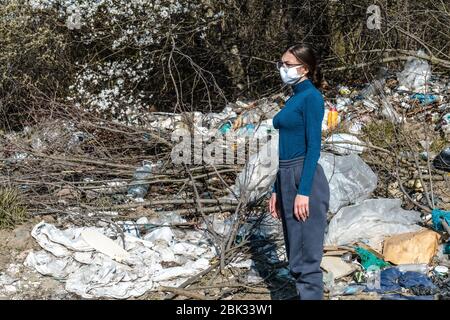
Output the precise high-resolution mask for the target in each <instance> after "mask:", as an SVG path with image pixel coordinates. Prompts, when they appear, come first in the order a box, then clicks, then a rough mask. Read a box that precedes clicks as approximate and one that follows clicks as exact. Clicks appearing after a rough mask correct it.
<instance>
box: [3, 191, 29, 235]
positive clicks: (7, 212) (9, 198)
mask: <svg viewBox="0 0 450 320" xmlns="http://www.w3.org/2000/svg"><path fill="white" fill-rule="evenodd" d="M26 219H27V209H26V206H25V205H24V203H23V201H22V197H21V196H20V191H19V190H17V189H15V188H11V187H0V229H13V228H14V227H15V226H16V225H17V224H20V223H22V222H24V221H25V220H26Z"/></svg>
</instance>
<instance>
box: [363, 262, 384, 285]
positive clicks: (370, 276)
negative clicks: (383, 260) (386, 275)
mask: <svg viewBox="0 0 450 320" xmlns="http://www.w3.org/2000/svg"><path fill="white" fill-rule="evenodd" d="M366 273H367V285H366V286H367V289H369V290H377V289H380V288H381V271H380V268H379V267H378V266H376V265H371V266H370V267H368V268H367V271H366Z"/></svg>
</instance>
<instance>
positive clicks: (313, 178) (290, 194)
mask: <svg viewBox="0 0 450 320" xmlns="http://www.w3.org/2000/svg"><path fill="white" fill-rule="evenodd" d="M281 59H282V60H281V61H280V62H278V64H277V67H278V68H279V70H280V75H281V78H282V80H283V82H284V83H286V84H288V85H291V86H292V87H293V92H294V94H293V95H292V96H291V97H290V98H289V99H288V100H287V101H286V103H285V106H284V108H282V109H281V110H280V111H279V112H278V113H277V114H276V115H275V117H274V118H273V126H274V127H275V128H276V129H278V130H279V169H278V172H277V177H276V180H275V183H274V185H273V188H272V196H271V199H270V202H269V210H270V212H271V214H272V216H273V217H275V218H278V219H281V220H282V224H283V233H284V240H285V245H286V253H287V258H288V261H289V269H290V272H291V274H292V275H293V276H294V278H295V280H296V287H297V292H298V294H299V298H300V299H301V300H311V299H313V300H321V299H323V274H322V270H321V269H320V263H321V260H322V254H323V239H324V233H325V227H326V221H327V220H326V216H327V211H328V207H329V199H330V189H329V184H328V180H327V178H326V176H325V173H324V170H323V168H322V166H321V165H320V164H319V163H318V160H319V157H320V148H321V130H322V120H323V117H324V101H323V97H322V94H321V93H320V91H319V90H318V89H317V88H316V86H318V85H319V84H318V82H319V81H320V79H319V77H318V74H319V72H318V67H317V59H316V56H315V53H314V51H313V50H312V49H311V48H310V47H308V46H306V45H303V44H298V45H294V46H292V47H289V48H288V49H287V50H286V51H285V53H284V54H283V56H282V58H281Z"/></svg>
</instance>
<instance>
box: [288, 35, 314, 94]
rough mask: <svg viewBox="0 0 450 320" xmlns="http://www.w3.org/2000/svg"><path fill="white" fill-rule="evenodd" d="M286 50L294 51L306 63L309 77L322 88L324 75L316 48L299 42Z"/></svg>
mask: <svg viewBox="0 0 450 320" xmlns="http://www.w3.org/2000/svg"><path fill="white" fill-rule="evenodd" d="M285 52H290V53H292V54H293V55H294V56H295V57H296V58H297V60H299V61H300V62H302V63H304V64H305V65H306V66H307V67H308V73H307V76H308V78H309V79H311V81H312V82H313V83H314V85H315V86H316V87H317V88H320V87H321V82H322V75H321V73H320V67H319V63H318V58H317V54H316V52H315V51H314V49H313V48H312V47H310V46H308V45H307V44H303V43H298V44H295V45H293V46H290V47H288V48H287V49H286V51H285Z"/></svg>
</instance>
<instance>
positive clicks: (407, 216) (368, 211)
mask: <svg viewBox="0 0 450 320" xmlns="http://www.w3.org/2000/svg"><path fill="white" fill-rule="evenodd" d="M401 203H402V202H401V200H400V199H386V198H380V199H367V200H364V201H363V202H362V203H360V204H356V205H352V206H348V207H344V208H342V209H341V210H339V212H338V213H337V214H336V215H335V216H334V217H333V218H332V219H331V221H330V224H329V226H328V232H327V234H326V236H325V245H348V244H352V243H354V242H365V243H367V244H368V245H369V246H370V247H372V248H373V249H375V250H377V251H379V252H381V249H382V241H383V240H384V238H385V237H388V236H391V235H394V234H399V233H406V232H414V231H419V230H421V229H422V227H420V226H419V225H417V223H418V222H419V221H421V219H420V212H417V211H413V210H405V209H403V208H401Z"/></svg>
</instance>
